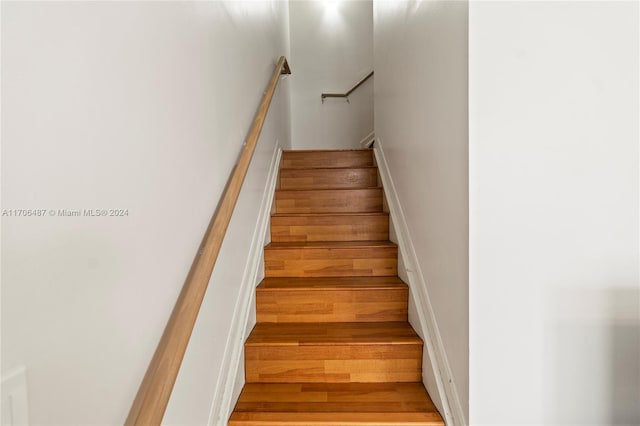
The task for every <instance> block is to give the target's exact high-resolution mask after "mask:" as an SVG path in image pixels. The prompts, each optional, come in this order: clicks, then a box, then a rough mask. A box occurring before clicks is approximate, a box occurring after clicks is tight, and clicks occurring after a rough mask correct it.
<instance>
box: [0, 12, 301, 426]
mask: <svg viewBox="0 0 640 426" xmlns="http://www.w3.org/2000/svg"><path fill="white" fill-rule="evenodd" d="M287 8H288V5H287V3H286V2H278V1H272V2H260V3H252V4H248V3H235V2H230V3H222V2H115V3H113V2H69V3H49V2H42V3H32V2H22V3H11V2H2V125H3V126H2V208H3V209H18V208H24V209H27V208H28V209H47V210H49V209H54V210H57V209H83V208H87V209H96V208H107V209H108V208H122V209H128V212H129V215H128V216H127V217H113V218H110V217H107V218H90V217H51V216H48V215H46V216H45V217H31V218H25V217H3V218H2V255H3V259H2V373H3V375H4V374H5V373H6V372H8V371H11V370H13V368H14V367H16V366H18V365H21V364H24V365H25V366H26V367H27V377H28V387H29V397H30V401H29V403H30V409H31V412H30V413H29V414H30V421H31V423H32V424H38V425H44V424H51V425H63V424H64V425H88V424H91V425H98V424H104V425H107V424H109V425H113V424H122V422H123V421H124V419H125V417H126V415H127V412H128V410H129V407H130V404H131V403H132V401H133V398H134V395H135V392H136V390H137V388H138V385H139V383H140V381H141V379H142V376H143V374H144V372H145V369H146V367H147V365H148V362H149V361H150V359H151V356H152V354H153V351H154V349H155V346H156V344H157V343H158V341H159V338H160V335H161V333H162V330H163V328H164V325H165V322H166V320H167V319H168V317H169V314H170V311H171V309H172V307H173V304H174V303H175V301H176V298H177V295H178V292H179V290H180V288H181V286H182V284H183V282H184V280H185V278H186V276H187V272H188V270H189V267H190V265H191V262H192V260H193V257H194V254H195V252H196V250H197V247H198V245H199V243H200V240H201V238H202V235H203V233H204V231H205V228H206V226H207V223H208V221H209V219H210V217H211V214H212V213H213V211H214V208H215V206H216V204H217V202H218V199H219V196H220V194H221V192H222V189H223V187H224V185H225V182H226V179H227V177H228V175H229V173H230V171H231V169H232V167H233V165H234V163H235V160H236V158H237V155H238V153H239V151H240V149H241V145H242V143H243V139H244V137H245V135H246V133H247V132H248V129H249V125H250V123H251V121H252V119H253V116H254V113H255V111H256V108H257V106H258V103H259V101H260V98H261V96H262V93H263V91H264V89H265V87H266V84H267V81H268V79H269V77H270V75H271V73H272V72H273V67H274V65H275V61H277V59H278V57H279V56H280V55H283V54H285V55H286V54H287V53H288V52H287V50H288V47H287V46H288V32H287V26H288V14H287ZM294 70H295V69H294ZM285 82H286V80H285ZM278 91H279V93H278V95H277V96H276V99H275V100H274V105H273V106H272V110H271V112H270V116H269V118H268V120H267V124H266V126H265V129H264V131H263V136H262V138H261V140H260V142H259V145H258V149H257V152H256V154H255V156H254V160H253V165H252V168H251V170H250V172H249V174H248V177H247V181H246V182H245V187H244V189H243V193H242V195H241V198H240V201H239V204H238V207H237V212H238V214H237V215H236V216H235V217H234V219H233V221H232V223H231V226H230V228H229V231H228V234H227V239H226V241H225V243H224V246H223V249H222V253H221V254H220V257H219V259H218V264H217V267H216V272H215V275H214V277H213V280H212V282H211V284H210V287H209V292H208V294H207V297H206V300H205V307H204V309H205V311H206V312H216V317H215V321H213V322H211V323H208V324H203V323H202V322H201V321H200V322H199V323H198V325H197V328H198V330H199V331H198V333H197V334H196V335H195V340H194V341H193V342H192V345H195V347H197V349H198V354H194V351H193V348H192V346H190V348H189V350H188V352H187V357H186V358H185V359H186V361H187V362H188V363H189V365H190V368H188V369H186V370H185V371H181V375H180V377H179V378H178V383H189V384H190V385H191V389H190V391H191V393H190V395H191V400H190V401H189V403H190V405H188V406H186V405H184V398H183V399H182V400H181V401H182V405H181V404H180V403H176V402H175V401H172V406H171V413H172V416H173V417H172V420H173V421H175V422H176V423H181V424H204V423H206V421H207V418H208V416H209V410H210V406H211V397H212V388H213V385H214V383H215V381H216V378H217V376H218V374H219V373H220V372H219V371H218V368H219V366H220V358H221V357H222V351H223V349H224V342H225V341H226V338H227V333H228V330H229V317H230V315H231V312H230V311H231V309H233V306H234V304H235V300H236V297H237V291H238V286H237V284H238V282H239V281H240V279H241V277H242V274H243V272H244V262H245V259H246V253H247V252H248V250H249V247H248V246H249V244H250V239H251V236H252V234H253V230H254V227H255V223H256V218H257V213H258V212H257V208H258V206H259V203H260V200H261V197H262V191H263V188H264V185H265V180H266V173H267V168H268V166H269V162H270V161H271V159H272V154H273V151H274V148H275V144H276V143H279V144H282V145H283V146H285V147H288V146H289V124H288V111H287V109H288V94H287V92H286V91H287V84H286V83H285V84H283V85H281V86H280V88H279V89H278ZM205 317H208V316H205ZM193 370H197V371H198V374H199V377H196V378H194V377H192V376H188V377H185V376H184V375H183V373H189V372H193ZM179 392H180V391H178V395H177V397H179V396H180V395H181V394H180V393H179ZM176 404H177V405H176Z"/></svg>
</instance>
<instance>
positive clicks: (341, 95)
mask: <svg viewBox="0 0 640 426" xmlns="http://www.w3.org/2000/svg"><path fill="white" fill-rule="evenodd" d="M371 77H373V71H371V72H370V73H369V74H367V76H366V77H364V78H363V79H362V80H360V81H359V82H357V83H356V84H355V85H354V86H353V87H352V88H351V89H350V90H349V91H348V92H345V93H322V94H320V99H322V102H323V103H324V99H325V98H348V97H349V95H350V94H351V93H353V91H354V90H356V89H357V88H358V87H360V86H362V85H363V84H364V82H365V81H367V80H369V78H371Z"/></svg>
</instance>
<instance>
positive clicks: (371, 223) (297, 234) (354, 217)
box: [271, 212, 389, 242]
mask: <svg viewBox="0 0 640 426" xmlns="http://www.w3.org/2000/svg"><path fill="white" fill-rule="evenodd" d="M388 239H389V214H388V213H384V212H382V213H340V214H331V213H297V214H296V213H292V214H275V215H273V216H271V241H273V242H293V241H303V242H304V241H380V240H388Z"/></svg>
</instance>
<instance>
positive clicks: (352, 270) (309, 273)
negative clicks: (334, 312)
mask: <svg viewBox="0 0 640 426" xmlns="http://www.w3.org/2000/svg"><path fill="white" fill-rule="evenodd" d="M264 262H265V276H266V277H338V276H342V277H346V276H351V277H353V276H361V277H364V276H395V275H397V273H398V271H397V268H398V247H397V246H396V245H395V244H393V243H391V242H389V241H379V242H374V241H353V242H351V241H350V242H340V241H338V242H313V243H271V244H269V245H268V246H267V247H265V251H264Z"/></svg>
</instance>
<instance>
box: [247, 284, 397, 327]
mask: <svg viewBox="0 0 640 426" xmlns="http://www.w3.org/2000/svg"><path fill="white" fill-rule="evenodd" d="M408 297H409V290H408V288H406V287H405V288H397V289H393V288H392V289H367V288H363V289H350V290H315V289H310V290H261V289H258V292H257V295H256V307H257V319H258V322H277V323H308V322H379V321H406V320H407V303H408Z"/></svg>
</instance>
